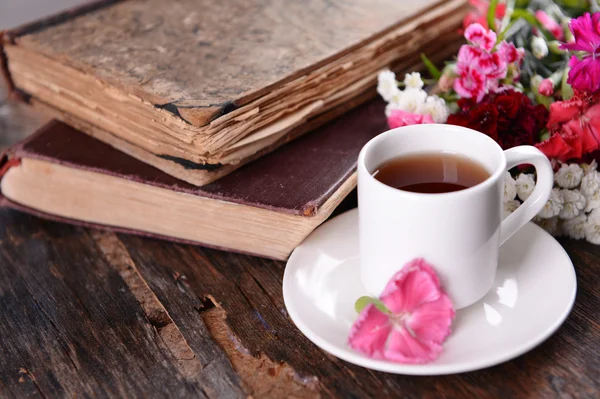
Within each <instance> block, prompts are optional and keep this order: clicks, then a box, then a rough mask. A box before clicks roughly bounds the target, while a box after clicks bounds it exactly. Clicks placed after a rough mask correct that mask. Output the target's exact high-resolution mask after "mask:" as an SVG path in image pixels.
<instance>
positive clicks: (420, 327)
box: [348, 259, 455, 363]
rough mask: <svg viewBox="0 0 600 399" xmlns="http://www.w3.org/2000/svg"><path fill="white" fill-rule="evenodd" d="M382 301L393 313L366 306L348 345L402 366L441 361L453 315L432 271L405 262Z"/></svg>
mask: <svg viewBox="0 0 600 399" xmlns="http://www.w3.org/2000/svg"><path fill="white" fill-rule="evenodd" d="M381 301H382V302H383V303H384V304H385V306H386V307H387V308H388V310H389V313H388V312H383V311H381V310H379V309H377V307H376V306H375V305H373V304H369V305H367V306H366V307H365V308H364V309H363V311H362V312H361V313H360V315H359V316H358V319H357V320H356V321H355V322H354V325H353V326H352V329H351V330H350V335H349V337H348V344H349V345H350V347H352V348H353V349H355V350H357V351H359V352H361V353H363V354H364V355H367V356H369V357H372V358H375V359H386V360H391V361H394V362H399V363H427V362H430V361H433V360H435V359H437V358H438V356H439V355H440V353H441V352H442V343H443V342H444V341H445V340H446V338H447V337H448V335H449V334H450V325H451V323H452V319H453V318H454V314H455V312H454V309H453V307H452V303H451V301H450V298H449V297H448V296H447V295H446V294H445V293H444V292H443V291H442V289H441V287H440V281H439V279H438V277H437V275H436V274H435V271H434V270H433V269H432V267H431V266H430V265H429V264H427V262H425V260H423V259H415V260H413V261H412V262H410V263H408V264H406V265H405V266H404V267H403V268H402V269H401V270H400V271H399V272H398V273H396V275H395V276H394V277H392V279H391V280H390V282H389V283H388V285H387V286H386V287H385V290H384V291H383V294H382V295H381Z"/></svg>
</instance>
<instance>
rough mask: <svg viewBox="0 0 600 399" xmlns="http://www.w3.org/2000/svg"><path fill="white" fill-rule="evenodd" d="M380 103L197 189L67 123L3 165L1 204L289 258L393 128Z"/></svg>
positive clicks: (20, 148)
mask: <svg viewBox="0 0 600 399" xmlns="http://www.w3.org/2000/svg"><path fill="white" fill-rule="evenodd" d="M383 109H384V104H383V103H382V102H380V101H372V102H370V103H367V104H365V105H363V106H361V107H359V108H358V109H357V110H355V111H353V112H350V113H348V114H345V115H344V116H342V117H341V118H339V119H337V120H335V121H333V122H330V123H329V124H327V125H325V126H323V127H321V128H319V129H317V130H316V131H314V132H312V133H310V134H307V135H305V136H303V137H301V138H299V139H297V140H295V141H294V142H291V143H289V144H287V145H285V146H283V147H282V148H280V149H279V150H278V151H275V152H273V153H271V154H269V155H268V156H265V157H263V158H261V159H259V160H257V161H255V162H253V163H251V164H249V165H246V166H245V167H243V168H240V169H238V170H237V171H235V172H234V173H232V174H230V175H228V176H226V177H224V178H222V179H219V180H218V181H216V182H214V183H211V184H208V185H205V186H203V187H196V186H193V185H191V184H189V183H186V182H183V181H180V180H177V179H175V178H174V177H172V176H170V175H167V174H165V173H164V172H161V171H160V170H158V169H156V168H154V167H153V166H151V165H148V164H146V163H143V162H140V161H138V160H137V159H135V158H132V157H130V156H128V155H126V154H124V153H122V152H120V151H117V150H115V149H114V148H112V147H110V146H108V145H106V144H104V143H102V142H101V141H98V140H96V139H94V138H92V137H89V136H87V135H84V134H81V133H80V132H78V131H76V130H75V129H73V128H72V127H70V126H68V125H65V124H64V123H62V122H58V121H52V122H50V123H49V124H47V125H46V126H45V127H43V128H42V129H41V130H39V131H38V132H37V133H36V134H34V135H33V136H31V137H30V138H28V139H26V140H25V141H24V142H22V143H20V144H19V145H17V146H15V147H14V148H12V149H10V150H9V151H8V152H7V154H6V155H5V156H4V157H3V159H2V167H1V168H0V178H1V181H0V190H1V193H2V195H1V199H0V201H1V202H2V204H3V205H5V206H10V207H13V208H16V209H20V210H23V211H25V212H30V213H34V214H37V215H40V216H43V217H47V218H51V219H58V220H62V221H66V222H69V223H78V224H84V225H96V226H101V227H105V228H109V229H114V230H117V231H126V232H134V233H137V234H144V235H152V236H159V237H162V238H167V239H173V240H179V241H184V242H191V243H199V244H202V245H206V246H211V247H217V248H224V249H228V250H233V251H239V252H244V253H251V254H255V255H260V256H265V257H270V258H275V259H285V258H286V257H287V256H288V255H289V253H290V252H291V251H292V250H293V249H294V248H295V247H296V246H297V245H298V244H299V243H300V242H301V241H302V240H303V239H304V238H305V237H306V236H307V235H308V234H309V233H310V232H311V231H312V230H313V229H315V228H316V227H317V226H318V225H319V224H320V223H322V222H323V221H324V220H325V219H326V218H327V217H328V216H329V215H330V214H331V212H332V211H333V210H334V209H335V208H336V206H337V205H338V204H339V203H340V202H341V201H342V200H343V199H344V197H346V195H347V194H348V193H349V192H350V191H352V189H353V188H354V187H355V184H356V177H355V171H354V169H355V166H356V159H357V157H358V152H359V151H360V149H361V147H362V146H363V145H364V144H365V143H366V142H367V141H368V140H369V139H370V138H372V137H374V136H375V135H377V134H379V133H381V132H382V131H384V130H386V128H387V125H386V120H385V116H384V115H383Z"/></svg>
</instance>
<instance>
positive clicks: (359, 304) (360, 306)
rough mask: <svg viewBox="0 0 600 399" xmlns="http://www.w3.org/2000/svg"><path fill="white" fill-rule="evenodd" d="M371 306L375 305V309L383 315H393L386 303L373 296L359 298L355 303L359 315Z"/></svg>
mask: <svg viewBox="0 0 600 399" xmlns="http://www.w3.org/2000/svg"><path fill="white" fill-rule="evenodd" d="M369 304H373V305H375V307H376V308H377V309H378V310H379V311H381V312H383V313H386V314H392V312H391V311H390V310H389V309H388V308H387V306H385V303H383V302H381V301H380V300H379V299H377V298H375V297H372V296H361V297H360V298H358V299H357V300H356V302H355V303H354V309H355V310H356V312H357V313H360V312H362V311H363V310H364V308H366V307H367V305H369Z"/></svg>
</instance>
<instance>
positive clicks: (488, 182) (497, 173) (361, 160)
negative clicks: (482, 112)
mask: <svg viewBox="0 0 600 399" xmlns="http://www.w3.org/2000/svg"><path fill="white" fill-rule="evenodd" d="M434 128H437V129H444V130H449V129H452V130H462V131H463V132H464V133H467V134H470V135H474V134H476V135H478V136H483V137H482V138H483V139H484V140H486V141H487V142H488V143H489V144H490V145H491V146H492V147H494V148H495V149H496V150H497V151H499V153H500V154H501V155H502V156H501V157H500V160H501V163H500V166H499V167H498V168H496V170H494V171H493V172H492V173H491V174H490V176H489V177H488V178H487V179H485V180H484V181H482V182H481V183H478V184H476V185H474V186H471V187H469V188H465V189H463V190H459V191H452V192H448V193H415V192H412V191H404V190H400V189H398V188H394V187H392V186H388V185H387V184H385V183H382V182H380V181H379V180H377V179H376V178H375V177H374V176H373V175H372V174H371V172H369V171H368V170H367V166H366V165H365V157H366V155H367V152H369V150H370V148H371V147H373V146H375V145H377V143H379V142H380V141H383V140H386V139H387V138H388V137H389V136H392V135H395V134H399V132H402V131H408V130H412V131H414V130H429V129H434ZM400 134H401V133H400ZM453 153H454V152H453ZM456 154H458V155H460V153H456ZM357 168H358V170H359V172H360V171H362V174H363V175H365V177H366V178H367V179H369V180H370V181H372V182H373V183H374V184H375V185H377V186H380V187H381V188H383V189H385V190H390V192H394V193H397V194H398V195H403V196H406V197H408V198H414V199H417V198H418V199H419V200H433V199H435V200H437V199H441V198H457V197H461V196H466V195H469V194H471V193H474V192H476V191H480V190H483V189H486V188H488V187H490V186H492V185H493V184H495V183H496V182H497V181H498V179H499V178H500V177H502V175H503V174H504V173H505V172H506V157H505V156H504V150H503V149H502V147H500V145H499V144H498V143H497V142H496V141H494V140H493V139H492V138H490V137H489V136H487V135H485V134H483V133H481V132H478V131H477V130H474V129H469V128H467V127H463V126H457V125H447V124H442V123H428V124H421V125H408V126H401V127H397V128H394V129H390V130H387V131H385V132H383V133H381V134H379V135H377V136H375V137H373V138H372V139H371V140H369V141H368V142H367V143H366V144H365V145H364V146H363V148H362V149H361V150H360V153H359V155H358V164H357Z"/></svg>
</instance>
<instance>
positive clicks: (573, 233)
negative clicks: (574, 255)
mask: <svg viewBox="0 0 600 399" xmlns="http://www.w3.org/2000/svg"><path fill="white" fill-rule="evenodd" d="M586 223H587V216H586V215H585V214H584V213H582V214H581V215H579V216H575V217H574V218H573V219H569V220H565V221H563V222H562V231H563V233H564V234H565V235H566V236H567V237H571V238H574V239H576V240H581V239H582V238H584V237H585V225H586Z"/></svg>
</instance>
